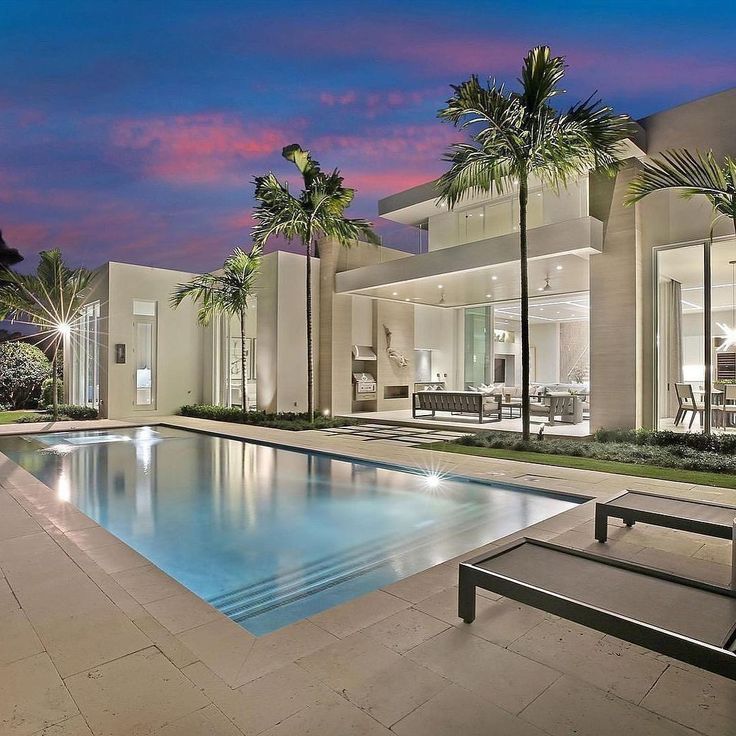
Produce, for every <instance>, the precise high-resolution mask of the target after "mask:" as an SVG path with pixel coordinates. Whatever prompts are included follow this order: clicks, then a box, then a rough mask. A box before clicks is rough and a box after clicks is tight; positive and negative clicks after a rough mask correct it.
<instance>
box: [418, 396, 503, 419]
mask: <svg viewBox="0 0 736 736" xmlns="http://www.w3.org/2000/svg"><path fill="white" fill-rule="evenodd" d="M420 410H421V411H428V412H431V414H419V413H418V412H419V411H420ZM438 411H445V412H450V413H452V414H475V416H477V417H478V422H479V423H480V424H483V418H484V417H486V416H490V415H491V414H494V415H495V418H496V421H498V420H500V419H501V396H491V395H488V394H481V393H478V392H477V391H417V392H416V393H414V394H412V417H414V419H421V418H423V417H427V416H432V417H434V415H435V413H436V412H438Z"/></svg>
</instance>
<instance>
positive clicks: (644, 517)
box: [595, 491, 736, 542]
mask: <svg viewBox="0 0 736 736" xmlns="http://www.w3.org/2000/svg"><path fill="white" fill-rule="evenodd" d="M629 495H636V496H652V497H656V498H658V499H665V500H667V501H677V502H679V503H681V504H688V505H691V506H692V507H693V509H695V508H696V507H697V506H710V507H714V508H721V509H728V510H729V511H730V512H731V513H730V516H729V522H728V523H720V522H718V521H703V520H702V519H693V518H689V517H685V516H682V514H678V513H672V514H667V513H664V512H661V511H652V510H650V509H637V508H632V507H630V506H628V507H627V506H622V505H620V504H617V503H616V502H617V501H619V500H620V499H622V498H624V497H626V496H629ZM610 517H613V518H614V519H621V520H622V521H623V522H624V524H626V526H629V527H630V526H634V523H635V522H637V521H641V522H643V523H645V524H652V525H654V526H661V527H665V528H667V529H677V530H679V531H684V532H693V533H695V534H704V535H705V536H708V537H717V538H719V539H732V538H733V520H734V517H736V506H730V505H729V504H725V503H715V502H713V501H697V500H695V499H692V498H681V497H679V498H678V497H677V496H663V495H661V494H659V493H646V492H645V491H624V492H623V493H621V494H619V495H618V496H616V497H615V498H610V499H609V500H608V501H599V502H597V503H596V505H595V538H596V539H597V540H598V541H599V542H605V541H606V539H607V538H608V519H609V518H610Z"/></svg>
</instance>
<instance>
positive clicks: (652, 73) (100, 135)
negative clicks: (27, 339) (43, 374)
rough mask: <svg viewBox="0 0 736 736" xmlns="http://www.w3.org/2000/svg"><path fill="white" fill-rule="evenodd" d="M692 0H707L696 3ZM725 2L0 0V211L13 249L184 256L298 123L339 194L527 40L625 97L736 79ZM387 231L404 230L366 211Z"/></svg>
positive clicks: (664, 103)
mask: <svg viewBox="0 0 736 736" xmlns="http://www.w3.org/2000/svg"><path fill="white" fill-rule="evenodd" d="M706 11H707V12H706ZM735 16H736V9H734V6H733V3H732V2H722V3H719V2H713V3H708V4H703V3H697V4H696V3H694V2H657V1H655V2H651V1H650V2H646V3H641V2H636V3H635V2H627V1H623V2H617V3H608V2H579V1H575V0H572V1H569V2H544V3H535V2H533V1H531V0H530V1H529V2H524V3H517V2H513V1H511V2H492V1H486V2H455V3H448V2H434V1H432V0H424V1H423V2H420V3H416V2H412V1H404V2H400V3H397V2H391V3H389V2H372V3H365V2H363V3H359V2H341V3H339V4H338V3H330V2H319V1H315V2H300V1H297V2H286V3H279V4H269V3H262V2H261V3H250V2H228V1H222V0H211V1H210V2H204V1H202V2H199V1H198V2H192V1H189V2H145V1H143V0H141V1H140V2H124V1H122V0H121V1H118V2H111V1H110V0H97V1H96V2H80V1H75V0H64V2H51V1H50V0H48V1H47V2H40V1H29V0H2V2H0V27H1V28H2V29H3V34H2V35H3V53H2V55H0V73H1V75H2V76H1V78H2V80H3V81H2V85H0V227H2V229H3V233H4V236H5V239H6V240H7V242H8V243H9V244H10V245H12V246H14V247H17V248H19V249H20V250H21V252H22V253H24V254H25V255H26V256H27V263H28V264H29V265H32V264H33V262H34V255H35V253H37V252H38V251H39V250H41V249H43V248H50V247H61V248H62V249H63V251H64V253H65V254H66V256H67V258H68V260H69V261H70V262H72V263H74V264H75V265H76V264H84V265H87V266H90V267H94V266H97V265H99V264H100V263H103V262H104V261H106V260H122V261H131V262H136V263H143V264H150V265H156V266H165V267H172V268H180V269H183V270H190V269H191V270H198V269H207V268H214V267H216V266H217V265H218V264H219V263H221V261H222V259H223V258H224V256H225V255H226V254H227V252H228V251H229V250H231V249H232V247H234V246H235V245H241V246H243V245H245V246H247V245H248V244H249V226H250V222H251V219H250V211H251V207H252V198H251V194H252V183H251V182H252V178H253V176H254V175H256V174H261V173H264V172H265V171H268V170H270V169H273V170H274V171H276V172H277V173H278V174H279V175H284V176H291V172H290V171H289V168H288V165H286V164H285V162H283V161H282V160H281V158H280V151H281V148H282V146H284V145H286V144H289V143H292V142H299V143H301V144H302V145H303V146H304V147H307V148H310V149H311V150H312V152H313V154H314V155H315V157H316V158H318V159H319V160H320V161H321V163H323V165H325V166H339V167H340V168H341V169H342V171H343V174H344V176H345V178H346V183H347V184H348V185H351V186H355V187H356V188H357V189H358V196H357V198H356V202H355V204H354V206H353V208H352V209H351V213H352V214H354V215H360V216H367V217H371V218H375V217H376V201H377V200H378V199H379V198H381V197H383V196H385V195H387V194H390V193H392V192H394V191H397V190H400V189H402V188H405V187H408V186H412V185H414V184H418V183H421V182H422V181H425V180H428V179H430V178H432V177H434V176H437V175H439V174H440V173H441V172H442V168H443V164H442V161H441V155H442V152H443V150H444V149H445V148H446V146H447V145H448V144H449V143H450V142H451V141H453V140H456V139H457V134H456V133H455V132H454V131H453V130H452V129H451V128H450V127H449V126H447V125H444V124H442V123H440V122H438V121H437V120H436V117H435V115H436V110H437V108H438V107H439V106H440V105H441V103H442V102H443V100H444V99H446V97H447V95H448V91H449V85H450V84H451V83H457V82H460V81H462V80H463V79H465V78H466V77H467V76H468V75H469V74H471V73H478V74H480V75H482V76H496V77H497V78H499V79H505V80H508V81H509V82H511V83H513V81H514V79H515V78H516V76H517V75H518V70H519V67H520V64H521V59H522V57H523V55H524V54H525V52H526V51H527V50H528V49H529V48H530V47H531V46H534V45H536V44H539V43H547V44H549V45H551V46H552V50H553V52H554V53H556V54H562V55H564V56H566V58H567V60H568V63H569V65H570V68H569V75H568V80H567V85H566V86H567V89H568V90H569V92H570V94H569V102H574V101H575V99H577V98H578V97H581V96H587V95H588V94H590V93H592V92H593V91H595V90H598V93H599V94H600V95H601V96H602V97H603V99H604V100H605V101H606V102H608V103H609V104H612V105H613V106H614V107H615V108H616V109H617V110H619V111H621V112H628V113H630V114H632V115H633V116H635V117H640V116H643V115H646V114H648V113H651V112H655V111H657V110H660V109H663V108H666V107H669V106H671V105H675V104H679V103H682V102H685V101H688V100H690V99H693V98H696V97H700V96H702V95H706V94H710V93H713V92H717V91H719V90H722V89H725V88H728V87H731V86H734V85H735V84H736V63H734V61H733V43H732V27H733V21H734V20H736V17H735ZM380 230H381V232H382V233H383V235H384V237H385V239H386V242H387V243H392V242H394V241H395V242H396V243H403V242H406V237H407V236H406V233H401V232H399V231H398V230H397V229H396V228H392V227H391V226H390V225H386V224H384V225H381V226H380Z"/></svg>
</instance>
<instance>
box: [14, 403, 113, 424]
mask: <svg viewBox="0 0 736 736" xmlns="http://www.w3.org/2000/svg"><path fill="white" fill-rule="evenodd" d="M98 416H99V412H98V411H97V409H95V408H94V407H93V406H80V405H79V404H59V419H58V421H60V422H65V421H72V420H80V419H97V417H98ZM17 421H18V423H19V424H30V423H31V422H53V421H54V416H53V414H51V413H49V412H45V413H43V414H32V415H30V416H25V417H20V418H19V419H18V420H17Z"/></svg>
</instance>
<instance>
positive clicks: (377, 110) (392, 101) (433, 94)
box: [318, 86, 445, 118]
mask: <svg viewBox="0 0 736 736" xmlns="http://www.w3.org/2000/svg"><path fill="white" fill-rule="evenodd" d="M444 91H445V88H444V87H436V86H435V87H431V88H428V89H416V90H399V89H396V90H388V91H359V90H346V91H344V92H321V93H320V94H319V96H318V98H319V101H320V102H321V103H322V104H323V105H325V106H326V107H334V108H349V109H350V111H351V112H354V111H355V112H360V113H362V114H363V115H365V117H367V118H375V117H377V116H378V115H380V114H383V113H387V112H390V111H391V110H397V109H400V108H406V107H414V106H416V105H420V104H422V103H423V102H424V101H426V100H427V99H431V98H435V99H437V100H438V101H439V100H441V99H442V95H443V93H444Z"/></svg>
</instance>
